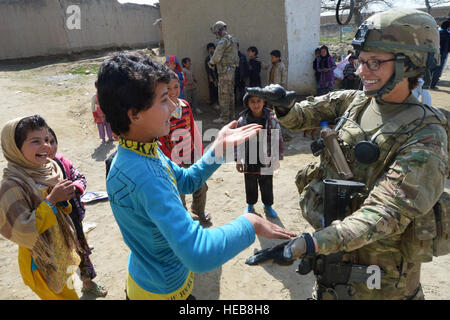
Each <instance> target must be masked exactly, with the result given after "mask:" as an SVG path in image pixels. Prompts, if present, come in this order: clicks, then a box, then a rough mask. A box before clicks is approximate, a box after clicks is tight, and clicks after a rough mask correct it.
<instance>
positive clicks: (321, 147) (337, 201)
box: [296, 121, 384, 299]
mask: <svg viewBox="0 0 450 320" xmlns="http://www.w3.org/2000/svg"><path fill="white" fill-rule="evenodd" d="M341 125H342V121H340V122H339V123H338V125H337V126H336V129H335V130H333V129H330V128H325V129H323V130H322V131H321V133H320V139H319V140H317V141H315V142H313V143H312V144H311V149H312V151H313V154H314V155H315V156H318V155H319V154H321V153H322V151H325V152H326V153H327V155H328V156H329V158H330V159H331V162H332V164H333V166H334V168H335V169H336V171H337V173H338V174H339V176H341V177H342V178H343V179H345V180H338V179H324V180H323V183H324V194H323V201H324V203H323V207H324V217H323V222H322V225H323V227H324V228H325V227H328V226H329V225H331V223H332V222H333V221H335V220H343V219H344V218H345V217H346V216H347V215H349V214H351V213H352V212H353V211H355V209H356V208H352V206H351V205H352V200H353V199H354V197H355V196H356V195H357V194H358V193H360V192H362V191H363V190H364V188H365V187H366V185H365V184H364V183H360V182H355V181H349V180H347V179H351V178H353V173H352V171H351V170H350V168H349V166H348V164H347V161H346V159H345V156H344V154H343V152H342V150H341V148H340V146H339V143H338V141H337V134H336V131H337V130H338V128H339V127H340V126H341ZM343 256H344V252H338V253H335V254H329V255H315V254H314V255H308V256H305V257H304V258H303V259H300V262H299V265H298V268H297V270H296V271H297V273H299V274H301V275H306V274H308V273H310V272H311V271H313V272H314V275H315V276H316V279H317V283H318V284H319V290H318V294H319V299H322V298H324V295H327V294H330V293H332V295H333V298H336V299H346V298H348V297H349V293H348V288H347V285H346V284H347V283H348V282H362V283H364V282H367V280H368V278H369V277H370V276H371V273H370V272H368V266H364V265H358V264H353V263H351V262H345V261H343ZM383 274H384V272H383V271H381V275H383Z"/></svg>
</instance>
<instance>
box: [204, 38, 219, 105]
mask: <svg viewBox="0 0 450 320" xmlns="http://www.w3.org/2000/svg"><path fill="white" fill-rule="evenodd" d="M206 50H207V51H208V55H207V56H206V58H205V70H206V75H207V76H208V89H209V105H210V106H212V107H213V108H214V109H215V110H216V111H219V110H220V107H219V105H218V104H217V103H218V101H219V88H218V87H217V86H218V83H219V76H218V75H217V67H216V65H214V70H213V69H211V68H210V66H209V60H211V57H212V56H213V55H214V51H215V50H216V45H215V44H214V43H212V42H210V43H208V44H207V45H206Z"/></svg>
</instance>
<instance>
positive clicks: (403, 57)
mask: <svg viewBox="0 0 450 320" xmlns="http://www.w3.org/2000/svg"><path fill="white" fill-rule="evenodd" d="M352 45H353V47H354V48H355V50H356V51H358V52H360V51H383V52H389V53H393V54H394V55H395V72H394V74H393V75H392V77H391V79H390V80H389V81H388V82H387V83H386V84H385V85H384V86H383V88H381V89H379V90H377V91H375V92H365V93H366V94H367V95H375V96H376V97H381V95H383V94H385V93H388V92H390V91H392V90H393V89H394V87H395V86H396V85H397V83H399V82H401V81H402V80H403V78H405V77H407V78H410V77H415V76H418V75H421V74H424V81H425V84H424V87H425V88H426V87H427V86H429V83H430V80H431V72H430V71H431V70H432V69H434V68H435V67H436V66H437V65H438V64H439V61H440V58H439V46H440V44H439V32H438V26H437V24H436V21H435V20H434V18H433V17H432V16H431V15H429V14H428V13H426V12H423V11H420V10H415V9H390V10H388V11H385V12H380V13H376V14H374V15H372V16H371V17H370V18H368V19H367V20H366V21H364V22H363V23H362V24H361V26H360V27H359V30H358V31H357V32H356V35H355V38H354V39H353V41H352ZM405 66H406V67H407V69H406V71H405V68H404V67H405Z"/></svg>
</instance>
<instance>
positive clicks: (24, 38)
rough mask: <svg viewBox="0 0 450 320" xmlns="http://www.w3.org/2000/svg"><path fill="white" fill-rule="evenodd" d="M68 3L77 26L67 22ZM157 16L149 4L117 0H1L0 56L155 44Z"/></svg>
mask: <svg viewBox="0 0 450 320" xmlns="http://www.w3.org/2000/svg"><path fill="white" fill-rule="evenodd" d="M70 5H77V6H79V8H80V29H73V30H70V29H69V28H68V27H67V20H68V19H70V18H71V16H73V13H72V12H69V14H68V13H67V8H68V7H69V6H70ZM159 17H160V11H159V9H158V8H156V7H154V6H142V5H136V4H120V3H118V2H117V1H116V0H106V1H105V0H84V1H82V0H70V1H69V0H2V1H0V60H5V59H17V58H27V57H34V56H47V55H58V54H70V53H74V52H82V51H86V50H99V49H105V48H113V47H134V48H137V47H145V46H156V45H157V43H158V40H159V35H158V30H157V27H156V26H153V22H154V21H155V20H156V19H158V18H159Z"/></svg>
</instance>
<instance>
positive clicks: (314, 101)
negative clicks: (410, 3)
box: [278, 10, 448, 299]
mask: <svg viewBox="0 0 450 320" xmlns="http://www.w3.org/2000/svg"><path fill="white" fill-rule="evenodd" d="M424 15H425V13H420V12H418V11H415V12H412V11H411V10H410V11H408V10H396V11H394V10H391V11H388V12H386V13H383V14H382V15H375V16H373V17H374V18H369V20H368V25H369V30H373V29H375V30H373V31H372V32H370V33H368V36H365V39H364V40H365V43H364V42H363V50H365V51H371V50H372V51H380V50H381V51H386V52H391V53H398V52H399V51H402V50H403V51H404V52H403V53H404V55H405V56H407V57H408V58H410V60H411V61H412V63H413V64H414V65H415V66H416V68H408V70H407V71H405V70H404V65H403V62H402V64H401V65H400V67H398V65H396V70H395V74H394V77H393V78H391V80H389V82H388V83H387V85H386V86H385V87H384V88H383V89H380V90H385V91H383V92H381V93H380V92H370V93H368V92H362V91H354V90H346V91H339V92H332V93H329V94H327V95H324V96H321V97H316V98H313V97H310V98H308V99H307V100H305V101H302V102H299V103H296V104H295V105H294V106H293V107H292V108H291V109H290V111H289V112H288V113H287V114H286V115H284V116H279V117H278V120H279V122H280V123H281V124H282V125H283V126H285V127H287V128H289V129H291V130H293V131H296V130H307V129H311V128H315V127H319V126H320V122H321V121H323V120H328V121H334V120H335V119H336V118H338V117H340V116H342V115H344V114H347V113H348V116H347V118H348V119H350V120H353V121H354V122H356V123H358V124H360V125H361V127H362V129H363V130H364V131H365V132H366V134H367V136H368V137H367V138H368V139H371V138H372V137H373V136H374V135H375V134H376V133H377V132H378V131H379V130H381V131H382V132H408V131H410V130H411V132H410V133H409V134H402V135H392V134H381V135H379V136H378V138H377V140H376V142H377V144H378V146H379V149H380V156H379V158H378V160H376V161H375V162H374V163H371V164H363V163H361V162H359V161H357V160H356V159H355V153H354V146H355V145H356V144H357V143H358V142H360V141H363V140H365V139H366V137H365V136H364V133H363V132H362V130H361V129H360V128H358V126H356V125H355V124H354V123H352V122H351V121H348V120H346V121H344V123H343V125H342V127H341V128H340V129H339V130H338V141H339V144H340V146H341V149H342V151H343V153H344V155H345V158H346V160H347V162H348V164H349V167H350V169H351V170H352V172H353V175H354V178H353V180H354V181H356V182H361V183H364V184H365V185H366V187H367V189H366V191H365V192H364V193H362V194H360V195H359V196H358V197H356V198H355V199H353V200H352V206H351V207H352V211H351V212H347V213H348V214H349V215H348V216H347V217H346V218H345V219H343V220H342V221H340V220H335V221H334V222H333V223H332V224H331V225H330V226H328V227H326V228H322V218H323V190H324V183H323V179H325V178H328V179H340V177H339V175H338V173H337V171H336V170H335V168H334V166H333V165H332V162H331V159H329V158H328V155H327V154H326V153H323V154H322V155H321V159H320V164H317V163H315V164H309V165H308V166H307V167H306V168H304V169H303V170H301V171H300V172H299V174H298V175H297V181H296V183H297V187H298V189H299V192H300V201H299V203H300V207H301V210H302V215H303V216H304V217H305V218H306V220H307V221H308V222H309V223H310V224H311V225H312V226H314V228H315V229H316V232H315V233H314V234H313V236H314V238H315V239H316V241H317V245H318V252H317V253H318V254H324V255H330V254H333V253H337V252H343V253H344V257H343V261H350V262H352V263H354V264H360V265H366V266H370V265H377V266H379V267H380V268H381V269H382V270H383V271H384V272H385V275H384V277H383V278H382V280H381V287H380V289H372V290H370V289H369V288H368V286H367V284H366V283H355V282H349V283H348V285H347V290H348V293H349V297H346V298H348V299H421V298H423V292H422V289H421V286H420V269H421V263H423V262H428V261H431V259H432V256H433V246H432V241H433V238H434V237H435V236H436V230H435V225H436V221H435V216H434V214H433V206H434V205H435V204H436V202H437V201H438V199H439V198H440V196H441V194H442V192H443V191H444V187H445V182H446V177H447V174H448V141H447V131H446V126H447V120H446V118H445V116H444V115H443V114H442V113H441V112H440V111H438V110H437V109H435V108H432V107H428V106H425V107H424V108H425V109H422V108H421V107H420V106H417V105H418V104H420V102H419V101H418V100H417V99H416V98H415V97H414V96H413V95H410V96H409V97H408V98H407V99H406V100H405V101H404V102H403V103H402V104H401V105H399V104H389V103H386V102H381V101H380V97H381V94H382V93H383V94H384V93H386V92H390V91H392V90H393V89H394V88H395V86H396V84H397V83H398V82H397V81H401V80H402V79H404V78H405V77H413V76H417V75H419V74H421V73H422V72H424V71H426V70H427V69H428V68H429V65H428V63H429V61H432V59H427V55H426V54H424V51H425V50H422V52H421V51H420V50H416V51H414V50H415V49H414V47H413V46H411V43H412V44H414V43H416V44H417V46H419V44H418V43H421V44H423V46H425V47H427V45H428V48H431V49H430V50H428V52H427V51H425V52H427V54H431V58H432V57H433V56H432V55H433V54H435V50H434V49H435V48H437V47H438V45H436V43H434V42H435V41H436V39H437V38H436V37H435V36H434V35H433V34H431V36H429V35H427V34H426V32H436V28H434V25H435V22H434V25H433V23H430V25H431V27H430V28H425V27H424V25H423V24H422V23H423V21H428V20H427V19H432V18H431V16H430V18H428V16H424ZM405 17H406V19H405V21H406V20H408V19H417V20H416V21H417V22H415V23H407V22H405V21H403V19H404V18H405ZM386 21H387V23H386ZM409 21H411V20H409ZM419 21H420V22H419ZM433 21H434V19H433ZM383 23H385V25H383ZM377 24H378V26H377ZM380 25H381V27H380ZM374 26H375V28H374ZM399 26H400V28H404V29H402V32H405V30H407V31H406V32H409V33H410V36H409V37H408V36H406V37H405V36H402V37H399V34H396V32H398V30H399V29H398V28H399ZM416 26H419V27H417V28H416ZM433 29H434V30H433ZM360 30H361V29H360ZM380 30H381V31H380ZM403 34H404V33H403ZM357 36H358V34H357ZM422 38H423V39H422ZM422 40H424V41H423V42H422ZM433 41H434V42H433ZM354 42H355V41H354ZM399 44H400V47H399V46H398V45H399ZM408 44H409V45H410V46H409V49H408V50H410V52H407V50H405V47H406V46H407V45H408ZM382 45H384V47H383V48H380V47H382ZM401 45H406V46H404V47H401ZM411 47H412V48H411ZM418 49H423V47H421V48H419V47H418ZM411 50H412V51H413V52H411ZM429 57H430V56H429ZM434 58H435V59H436V57H434ZM396 64H397V61H396ZM425 66H426V67H425ZM424 112H425V114H424ZM422 118H423V119H424V121H423V122H421V119H422ZM365 119H366V121H365ZM367 119H372V120H369V121H367ZM316 289H318V284H316ZM322 298H323V297H322Z"/></svg>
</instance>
